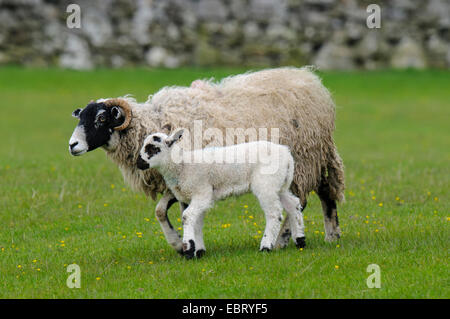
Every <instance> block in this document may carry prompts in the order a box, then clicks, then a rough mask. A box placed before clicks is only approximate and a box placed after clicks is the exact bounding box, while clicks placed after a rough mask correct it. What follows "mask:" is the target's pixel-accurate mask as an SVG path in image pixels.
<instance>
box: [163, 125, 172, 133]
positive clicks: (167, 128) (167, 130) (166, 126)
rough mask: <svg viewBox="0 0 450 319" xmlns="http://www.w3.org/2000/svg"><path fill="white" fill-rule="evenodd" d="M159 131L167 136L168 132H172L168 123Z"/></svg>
mask: <svg viewBox="0 0 450 319" xmlns="http://www.w3.org/2000/svg"><path fill="white" fill-rule="evenodd" d="M161 130H162V131H163V133H166V134H167V135H169V134H170V131H171V130H172V125H171V124H170V123H167V124H165V125H163V127H162V128H161Z"/></svg>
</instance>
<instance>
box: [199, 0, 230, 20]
mask: <svg viewBox="0 0 450 319" xmlns="http://www.w3.org/2000/svg"><path fill="white" fill-rule="evenodd" d="M197 13H198V16H199V18H200V19H202V20H204V21H215V22H224V21H225V19H226V17H227V14H228V9H227V7H225V6H224V5H223V3H222V2H221V1H219V0H200V2H199V4H198V11H197Z"/></svg>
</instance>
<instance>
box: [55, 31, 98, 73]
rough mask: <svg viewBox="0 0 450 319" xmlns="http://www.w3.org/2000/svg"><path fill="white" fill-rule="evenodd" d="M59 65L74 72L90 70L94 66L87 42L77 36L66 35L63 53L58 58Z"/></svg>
mask: <svg viewBox="0 0 450 319" xmlns="http://www.w3.org/2000/svg"><path fill="white" fill-rule="evenodd" d="M59 65H60V66H61V67H63V68H68V69H75V70H88V69H92V68H93V67H94V65H93V63H92V59H91V52H90V50H89V45H88V43H87V41H86V40H84V39H82V38H81V37H80V36H78V35H75V34H73V33H68V34H67V38H66V43H65V46H64V51H63V53H62V55H61V56H60V58H59Z"/></svg>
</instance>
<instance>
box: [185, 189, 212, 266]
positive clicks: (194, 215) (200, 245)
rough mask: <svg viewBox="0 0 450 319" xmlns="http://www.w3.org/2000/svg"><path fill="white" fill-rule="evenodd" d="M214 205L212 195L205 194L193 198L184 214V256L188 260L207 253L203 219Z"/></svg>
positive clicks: (209, 193)
mask: <svg viewBox="0 0 450 319" xmlns="http://www.w3.org/2000/svg"><path fill="white" fill-rule="evenodd" d="M211 204H212V193H211V192H205V193H204V194H202V195H201V196H198V197H195V198H192V200H191V203H190V204H189V206H188V207H187V208H186V210H185V211H184V212H183V254H184V256H185V257H186V258H187V259H191V258H194V257H201V256H202V255H203V254H204V253H205V244H204V242H203V230H202V228H203V218H204V215H205V212H206V210H207V209H208V208H209V207H210V206H211Z"/></svg>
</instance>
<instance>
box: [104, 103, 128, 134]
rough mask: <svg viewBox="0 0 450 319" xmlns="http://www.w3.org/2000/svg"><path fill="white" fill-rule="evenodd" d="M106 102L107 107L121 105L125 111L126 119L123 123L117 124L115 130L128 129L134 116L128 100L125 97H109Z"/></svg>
mask: <svg viewBox="0 0 450 319" xmlns="http://www.w3.org/2000/svg"><path fill="white" fill-rule="evenodd" d="M104 103H105V105H106V106H107V107H113V106H119V107H120V108H122V110H123V111H124V112H125V120H124V121H123V123H122V125H120V126H116V127H115V128H114V130H116V131H122V130H124V129H126V128H127V127H128V125H130V122H131V117H132V113H131V107H130V104H128V102H127V101H125V100H124V99H109V100H106V101H105V102H104Z"/></svg>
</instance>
